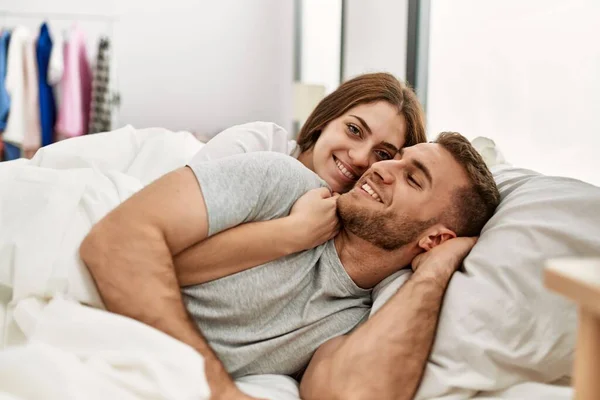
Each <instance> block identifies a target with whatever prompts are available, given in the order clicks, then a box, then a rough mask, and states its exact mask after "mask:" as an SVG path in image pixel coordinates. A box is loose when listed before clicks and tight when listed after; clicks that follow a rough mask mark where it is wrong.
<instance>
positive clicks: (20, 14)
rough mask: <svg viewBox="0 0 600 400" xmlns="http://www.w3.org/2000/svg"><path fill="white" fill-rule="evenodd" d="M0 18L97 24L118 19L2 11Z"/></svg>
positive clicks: (84, 14) (106, 16) (105, 16)
mask: <svg viewBox="0 0 600 400" xmlns="http://www.w3.org/2000/svg"><path fill="white" fill-rule="evenodd" d="M0 17H13V18H35V19H60V20H66V21H69V20H85V21H99V22H118V21H119V17H118V16H116V15H105V14H90V13H55V12H49V13H45V12H28V11H23V12H19V11H2V10H0Z"/></svg>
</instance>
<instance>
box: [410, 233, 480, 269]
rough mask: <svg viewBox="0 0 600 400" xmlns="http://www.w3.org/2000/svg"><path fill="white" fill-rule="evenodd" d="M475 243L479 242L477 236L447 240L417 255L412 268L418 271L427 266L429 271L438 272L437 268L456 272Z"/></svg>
mask: <svg viewBox="0 0 600 400" xmlns="http://www.w3.org/2000/svg"><path fill="white" fill-rule="evenodd" d="M475 243H477V238H476V237H457V238H454V239H449V240H446V241H445V242H444V243H442V244H440V245H439V246H436V247H434V248H433V249H431V250H429V251H427V252H425V253H421V254H419V255H418V256H416V257H415V258H414V259H413V261H412V269H413V271H417V270H418V269H419V268H421V267H425V266H426V268H427V270H428V272H431V273H433V274H435V273H436V269H443V270H444V272H449V273H454V272H455V271H456V270H458V269H459V268H460V266H461V265H462V262H463V261H464V259H465V257H467V255H468V254H469V252H470V251H471V249H472V248H473V246H475ZM421 272H425V271H421Z"/></svg>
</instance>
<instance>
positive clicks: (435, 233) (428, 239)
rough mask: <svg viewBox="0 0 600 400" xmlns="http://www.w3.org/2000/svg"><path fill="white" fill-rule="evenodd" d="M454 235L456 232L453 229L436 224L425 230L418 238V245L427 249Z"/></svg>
mask: <svg viewBox="0 0 600 400" xmlns="http://www.w3.org/2000/svg"><path fill="white" fill-rule="evenodd" d="M455 237H456V233H454V231H453V230H451V229H448V228H446V227H445V226H444V225H441V224H437V225H434V226H432V227H431V228H429V229H427V230H426V231H425V233H424V235H423V236H421V239H419V243H418V245H419V247H420V248H421V249H423V250H424V251H429V250H431V249H433V248H434V247H436V246H439V245H440V244H442V243H444V242H445V241H446V240H449V239H453V238H455Z"/></svg>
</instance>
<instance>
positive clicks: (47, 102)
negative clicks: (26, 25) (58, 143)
mask: <svg viewBox="0 0 600 400" xmlns="http://www.w3.org/2000/svg"><path fill="white" fill-rule="evenodd" d="M51 52H52V38H51V37H50V31H49V30H48V24H46V23H45V22H44V23H43V24H42V26H41V27H40V35H39V37H38V40H37V46H36V56H37V67H38V68H37V71H38V84H39V107H40V124H41V129H42V138H41V141H42V146H47V145H49V144H52V142H54V123H55V122H56V103H55V102H54V92H53V90H52V87H51V86H50V85H49V83H48V67H49V64H50V54H51Z"/></svg>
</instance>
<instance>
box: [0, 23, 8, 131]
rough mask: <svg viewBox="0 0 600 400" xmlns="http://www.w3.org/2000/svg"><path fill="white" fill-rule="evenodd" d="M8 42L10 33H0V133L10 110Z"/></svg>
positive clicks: (4, 126)
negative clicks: (6, 81) (7, 78)
mask: <svg viewBox="0 0 600 400" xmlns="http://www.w3.org/2000/svg"><path fill="white" fill-rule="evenodd" d="M9 42H10V32H9V31H2V33H1V34H0V131H4V128H6V121H7V119H8V111H9V110H10V96H9V95H8V92H7V91H6V85H5V84H4V81H5V80H6V66H7V65H6V62H7V56H8V43H9Z"/></svg>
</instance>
